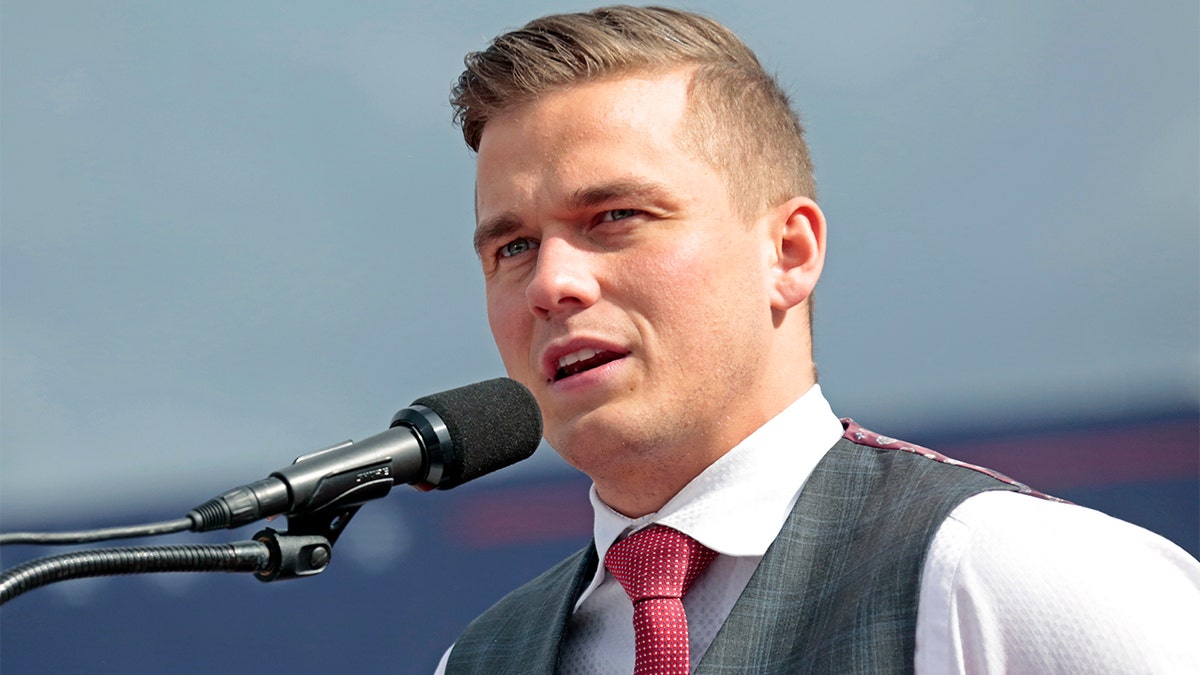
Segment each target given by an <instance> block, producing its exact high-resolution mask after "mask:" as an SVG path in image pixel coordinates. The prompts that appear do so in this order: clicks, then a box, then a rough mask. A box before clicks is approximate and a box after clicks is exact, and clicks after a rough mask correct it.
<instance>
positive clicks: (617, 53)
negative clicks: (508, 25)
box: [450, 5, 816, 217]
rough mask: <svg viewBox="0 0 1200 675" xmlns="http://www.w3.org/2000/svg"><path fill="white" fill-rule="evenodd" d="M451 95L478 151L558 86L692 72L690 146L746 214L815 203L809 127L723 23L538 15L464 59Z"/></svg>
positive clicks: (637, 13) (657, 10)
mask: <svg viewBox="0 0 1200 675" xmlns="http://www.w3.org/2000/svg"><path fill="white" fill-rule="evenodd" d="M464 62H465V65H466V70H465V71H464V72H463V73H462V75H461V76H459V78H458V82H457V83H456V84H455V86H454V89H453V90H452V92H451V97H450V100H451V104H452V105H453V107H454V120H455V122H456V123H457V124H458V125H459V126H460V127H461V128H462V132H463V138H464V139H465V140H466V142H467V145H468V146H470V147H471V149H472V150H475V151H478V150H479V141H480V138H481V137H482V135H483V128H484V126H485V125H486V124H487V122H488V120H490V119H492V118H493V117H495V116H496V115H499V114H502V113H504V112H506V111H508V110H511V109H512V108H515V107H517V106H520V105H522V104H525V103H529V102H531V101H533V100H535V99H536V98H537V97H538V96H539V95H541V94H543V93H546V92H548V91H551V90H555V89H560V88H563V87H567V86H570V85H572V84H577V83H580V82H585V81H590V80H600V79H604V78H611V77H619V76H621V75H625V74H629V73H632V72H638V71H656V70H670V69H675V68H679V67H684V66H694V67H695V71H694V73H693V75H692V82H691V88H690V90H689V101H690V103H689V110H688V116H689V118H690V120H691V121H692V123H691V124H688V125H687V128H686V130H685V131H684V133H685V138H684V139H683V142H684V143H685V146H686V147H688V148H689V149H690V150H692V151H694V152H695V153H696V154H697V156H699V157H701V158H702V159H704V160H707V161H708V162H709V163H710V164H711V165H712V166H714V167H715V168H716V169H717V170H718V171H721V172H723V173H725V175H726V179H727V183H728V187H729V190H730V195H731V198H732V200H733V201H734V203H735V204H739V205H741V206H742V207H743V208H742V210H743V212H744V213H745V215H747V217H752V216H753V215H756V214H757V213H759V212H760V211H761V210H762V209H763V208H766V207H768V206H770V205H774V204H778V203H782V202H783V201H786V200H788V199H790V198H792V197H794V196H805V197H810V198H813V199H815V198H816V186H815V184H814V181H813V175H812V164H811V161H810V159H809V154H808V146H807V144H806V143H805V142H804V129H803V127H802V126H801V124H800V121H799V119H798V118H797V116H796V113H795V111H793V110H792V108H791V105H790V104H789V102H788V97H787V95H786V94H785V93H784V92H783V90H782V88H781V87H780V86H779V84H778V82H776V81H775V79H774V78H773V77H771V76H770V75H768V74H767V73H766V72H765V71H764V70H763V68H762V65H761V64H760V63H759V62H758V58H757V57H755V55H754V52H752V51H750V48H749V47H747V46H746V45H745V44H744V43H743V42H742V41H741V40H740V39H738V37H737V36H736V35H734V34H733V33H732V32H731V31H730V30H729V29H727V28H725V27H724V26H722V25H721V24H719V23H717V22H715V21H713V20H711V19H708V18H705V17H702V16H699V15H696V14H692V13H690V12H684V11H681V10H676V9H669V8H665V7H630V6H626V5H620V6H613V7H602V8H599V9H595V10H592V11H590V12H583V13H578V14H555V15H551V16H546V17H542V18H540V19H535V20H533V21H531V22H529V23H528V24H526V25H525V26H524V27H523V28H519V29H517V30H513V31H510V32H508V33H505V34H503V35H500V36H499V37H497V38H496V39H494V40H492V42H491V44H490V45H488V47H487V49H486V50H484V51H479V52H471V53H470V54H467V56H466V58H465V59H464Z"/></svg>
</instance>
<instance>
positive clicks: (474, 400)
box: [413, 377, 542, 490]
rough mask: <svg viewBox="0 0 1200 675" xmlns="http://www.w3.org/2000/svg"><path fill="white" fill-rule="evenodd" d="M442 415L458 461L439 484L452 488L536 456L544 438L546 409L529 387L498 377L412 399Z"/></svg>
mask: <svg viewBox="0 0 1200 675" xmlns="http://www.w3.org/2000/svg"><path fill="white" fill-rule="evenodd" d="M413 405H423V406H425V407H426V408H429V409H430V410H432V411H434V412H435V413H437V414H438V417H441V418H442V421H443V422H444V423H445V424H446V429H447V430H448V431H449V432H450V439H451V441H452V442H453V445H454V459H453V460H452V461H451V462H450V463H449V464H447V466H446V469H445V474H444V476H443V477H442V479H441V480H440V481H439V482H438V485H437V487H438V489H439V490H448V489H450V488H452V487H455V486H456V485H461V484H463V483H465V482H467V481H469V480H473V479H475V478H478V477H480V476H482V475H484V474H487V473H491V472H492V471H495V470H497V469H502V468H504V467H506V466H508V465H510V464H515V463H516V462H519V461H521V460H523V459H525V458H526V457H529V456H530V455H532V454H533V451H534V450H537V446H538V442H539V441H541V439H542V411H541V410H540V409H539V408H538V405H537V400H535V399H534V398H533V394H532V393H530V392H529V390H528V389H526V388H525V385H523V384H521V383H520V382H517V381H516V380H510V379H509V378H507V377H499V378H496V379H494V380H485V381H483V382H477V383H475V384H469V385H467V386H465V387H459V388H457V389H450V390H448V391H443V392H438V393H436V394H430V395H428V396H424V397H421V398H419V399H417V400H415V401H413Z"/></svg>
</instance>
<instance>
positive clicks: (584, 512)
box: [443, 476, 592, 548]
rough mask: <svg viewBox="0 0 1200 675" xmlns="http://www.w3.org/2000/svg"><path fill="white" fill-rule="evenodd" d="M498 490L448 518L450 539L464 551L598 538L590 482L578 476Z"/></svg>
mask: <svg viewBox="0 0 1200 675" xmlns="http://www.w3.org/2000/svg"><path fill="white" fill-rule="evenodd" d="M553 480H554V482H547V483H542V484H538V485H532V486H526V487H521V488H506V489H503V490H493V491H490V492H488V493H486V494H478V495H472V496H471V497H470V498H467V499H462V500H459V501H458V502H456V503H455V504H454V509H453V511H451V512H450V513H449V514H447V516H446V524H445V527H446V529H445V530H443V531H444V532H446V533H447V537H448V538H449V539H451V540H452V542H453V543H454V544H455V545H458V546H462V547H464V548H487V547H493V546H515V545H524V544H530V543H537V542H547V541H561V540H566V539H574V540H577V541H579V545H580V546H583V545H584V544H586V543H587V541H588V540H589V539H590V538H591V536H592V505H591V502H589V501H588V489H587V486H588V485H589V483H588V482H586V481H584V480H581V479H580V478H579V477H578V476H571V477H569V478H567V477H557V478H555V479H553Z"/></svg>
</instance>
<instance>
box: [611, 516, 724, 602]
mask: <svg viewBox="0 0 1200 675" xmlns="http://www.w3.org/2000/svg"><path fill="white" fill-rule="evenodd" d="M716 557H717V552H716V551H714V550H712V549H710V548H708V547H707V546H705V545H704V544H701V543H700V542H698V541H696V540H695V539H692V538H691V537H689V536H687V535H686V534H684V533H682V532H680V531H678V530H673V529H671V528H669V527H664V526H662V525H651V526H650V527H647V528H646V529H644V530H639V531H638V532H635V533H633V534H631V535H630V536H628V537H626V538H625V539H622V540H621V541H618V542H617V543H615V544H613V545H612V548H610V549H608V554H607V555H605V556H604V567H605V568H607V569H608V571H609V573H610V574H612V575H613V577H615V578H616V580H617V581H618V582H620V584H621V587H622V588H624V589H625V592H626V593H627V594H628V595H629V599H630V600H632V601H633V603H634V604H635V605H636V604H637V603H638V602H640V601H642V600H647V599H650V598H682V597H683V596H684V594H685V593H687V591H688V588H690V587H691V585H692V582H693V581H695V580H696V578H697V577H699V576H700V573H701V572H703V571H704V569H705V568H706V567H708V564H709V563H711V562H712V561H713V559H714V558H716Z"/></svg>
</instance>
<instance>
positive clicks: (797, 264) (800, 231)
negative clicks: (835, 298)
mask: <svg viewBox="0 0 1200 675" xmlns="http://www.w3.org/2000/svg"><path fill="white" fill-rule="evenodd" d="M772 219H773V223H772V227H771V232H772V235H773V241H774V245H775V251H774V259H773V264H772V268H771V272H772V274H771V288H770V289H769V290H770V295H771V308H772V309H774V310H776V311H786V310H789V309H791V308H793V307H796V306H797V305H800V304H801V303H803V302H804V301H806V300H808V297H809V296H810V295H812V292H813V289H814V288H816V286H817V279H819V278H820V277H821V270H822V269H823V268H824V266H825V214H824V213H822V212H821V207H819V206H817V203H816V202H814V201H813V200H811V199H809V198H808V197H794V198H792V199H790V200H788V201H787V202H785V203H783V204H780V205H779V206H778V207H777V208H776V209H773V210H772Z"/></svg>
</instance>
